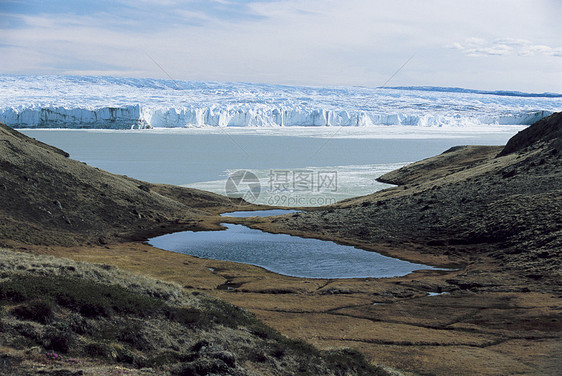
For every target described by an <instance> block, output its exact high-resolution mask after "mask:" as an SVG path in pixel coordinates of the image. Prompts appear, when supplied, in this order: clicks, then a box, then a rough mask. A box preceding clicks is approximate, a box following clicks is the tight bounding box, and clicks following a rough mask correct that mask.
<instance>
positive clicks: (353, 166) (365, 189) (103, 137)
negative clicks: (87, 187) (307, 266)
mask: <svg viewBox="0 0 562 376" xmlns="http://www.w3.org/2000/svg"><path fill="white" fill-rule="evenodd" d="M522 128H523V127H521V126H497V127H491V128H490V127H489V128H487V129H481V130H474V129H464V128H463V129H457V128H453V129H439V128H428V129H425V128H420V127H374V128H369V129H367V128H339V129H334V128H314V129H310V127H309V128H307V129H302V128H301V129H296V128H287V129H248V128H240V129H228V130H218V129H178V130H173V129H165V130H157V131H156V130H135V131H131V130H127V131H119V130H111V131H103V130H23V133H25V134H26V135H28V136H31V137H34V138H37V139H38V140H40V141H43V142H46V143H48V144H51V145H54V146H57V147H59V148H61V149H63V150H65V151H67V152H69V153H70V155H71V157H72V158H74V159H77V160H80V161H83V162H86V163H88V164H89V165H91V166H94V167H99V168H101V169H104V170H107V171H110V172H113V173H116V174H121V175H127V176H130V177H134V178H137V179H141V180H146V181H149V182H153V183H167V184H176V185H184V186H188V187H192V188H198V189H204V190H208V191H212V192H215V193H219V194H225V183H226V181H227V179H228V176H229V174H232V173H233V172H236V171H239V170H248V171H251V172H253V173H254V174H255V175H256V176H257V178H258V179H259V181H260V184H261V191H262V194H261V195H260V197H259V199H258V200H257V201H256V203H262V204H270V205H279V206H317V205H323V204H329V203H332V202H334V201H336V200H341V199H345V198H349V197H353V196H359V195H365V194H369V193H372V192H374V191H377V190H380V189H384V188H387V187H388V185H386V184H382V183H378V182H376V181H375V179H376V178H377V177H378V176H380V175H382V174H384V173H386V172H388V171H391V170H394V169H396V168H399V167H401V166H403V165H404V164H406V163H409V162H413V161H417V160H420V159H423V158H427V157H430V156H433V155H436V154H439V153H442V152H443V151H445V150H447V149H448V148H450V147H452V146H456V145H466V144H479V145H501V144H504V143H505V142H506V141H507V140H508V139H509V138H510V137H511V136H512V135H513V134H515V133H516V132H517V131H518V130H520V129H522ZM303 171H304V172H306V173H307V174H308V177H309V178H310V179H311V180H310V182H311V184H309V185H307V186H302V185H301V186H298V187H296V186H295V185H294V184H293V183H298V182H297V181H296V177H297V175H298V176H300V177H301V178H302V177H303V176H304V175H303ZM283 174H285V175H286V176H285V177H283ZM326 177H329V178H331V180H330V182H332V183H333V184H330V185H325V184H324V186H321V184H320V183H321V180H320V179H322V178H326ZM281 178H285V180H287V181H286V182H285V183H289V184H293V185H292V186H286V184H285V185H283V187H281V186H280V183H282V181H281V180H280V179H281ZM327 181H328V180H325V182H327ZM300 182H303V179H301V181H300ZM277 188H283V189H277ZM276 189H277V190H276ZM268 192H269V193H270V194H269V195H268V194H267V193H268Z"/></svg>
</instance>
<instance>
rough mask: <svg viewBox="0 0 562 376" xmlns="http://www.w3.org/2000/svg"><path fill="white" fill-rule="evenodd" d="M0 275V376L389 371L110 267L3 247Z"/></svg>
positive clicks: (227, 306)
mask: <svg viewBox="0 0 562 376" xmlns="http://www.w3.org/2000/svg"><path fill="white" fill-rule="evenodd" d="M0 277H1V278H2V280H1V282H0V319H1V320H0V328H1V329H2V330H1V331H0V344H1V346H0V370H1V371H2V375H32V374H47V375H49V374H52V375H60V374H64V375H66V374H70V375H73V374H85V375H99V374H104V375H113V374H120V373H118V372H116V371H115V370H116V369H117V367H126V368H128V369H129V371H128V372H127V374H129V375H135V374H153V375H159V376H165V375H207V374H215V375H237V376H246V375H248V376H250V375H257V374H261V375H287V376H289V375H299V374H300V375H333V376H337V375H365V376H367V375H384V374H386V373H385V372H384V371H382V370H379V369H377V368H375V367H372V366H370V365H369V364H368V363H367V362H366V361H365V360H364V358H363V357H362V356H361V355H360V354H359V353H357V352H354V351H350V350H339V351H329V352H326V351H324V352H322V351H318V350H316V349H315V348H313V347H312V346H310V345H308V344H306V343H304V342H302V341H295V340H290V339H287V338H286V337H284V336H282V335H280V334H279V333H278V332H276V331H274V330H272V329H271V328H269V327H267V326H265V325H264V324H262V323H261V322H260V321H258V320H257V319H256V318H255V317H254V315H253V314H251V313H249V312H248V311H245V310H242V309H240V308H237V307H235V306H233V305H231V304H228V303H225V302H223V301H221V300H217V299H213V298H210V297H208V296H204V295H201V294H198V293H186V292H185V291H184V290H183V289H182V288H181V287H179V286H177V285H174V284H170V283H163V282H161V281H158V280H154V279H151V278H147V277H143V276H140V275H136V274H134V273H130V272H124V271H122V270H119V269H117V268H115V267H111V266H109V265H96V264H88V263H80V262H74V261H70V260H66V259H59V258H54V257H49V256H37V255H30V254H24V253H18V252H12V251H5V250H4V251H3V250H0ZM140 369H142V371H140ZM65 372H66V373H65ZM79 372H83V373H79Z"/></svg>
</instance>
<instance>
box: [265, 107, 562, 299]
mask: <svg viewBox="0 0 562 376" xmlns="http://www.w3.org/2000/svg"><path fill="white" fill-rule="evenodd" d="M561 154H562V113H556V114H553V115H552V116H550V117H548V118H545V119H543V120H541V121H539V122H537V123H535V124H533V125H532V126H530V127H529V128H527V129H525V130H524V131H522V132H520V133H519V134H517V135H516V136H514V137H513V138H512V139H511V140H510V141H509V143H508V144H507V145H506V146H505V147H504V148H501V147H476V146H463V147H457V148H453V149H451V150H448V151H446V152H444V153H443V154H441V155H439V156H437V157H433V158H429V159H426V160H423V161H421V162H417V163H414V164H412V165H409V166H405V167H404V168H402V169H399V170H397V171H394V172H391V173H388V174H386V175H383V176H382V177H381V178H380V180H381V181H384V182H390V183H394V184H397V185H398V186H397V187H395V188H390V189H387V190H384V191H381V192H377V193H374V194H372V195H369V196H364V197H360V198H355V199H350V200H346V201H343V202H340V203H337V204H335V205H331V206H328V207H323V208H320V209H319V210H315V211H310V212H308V213H302V214H295V215H292V216H285V217H283V218H278V219H272V221H273V222H272V223H271V224H270V227H269V228H270V229H275V230H277V231H284V232H300V233H306V234H307V235H309V236H322V237H328V238H335V239H341V240H343V241H352V242H355V243H358V244H363V245H366V246H368V247H369V248H370V249H376V248H377V247H381V248H390V249H395V250H396V252H395V253H394V254H395V255H400V250H402V251H415V252H418V253H430V254H434V255H445V256H447V257H448V258H449V260H450V261H451V262H456V263H459V264H467V263H471V262H484V259H485V258H489V260H491V262H492V263H493V264H494V265H495V266H496V267H497V268H500V269H502V270H506V271H511V272H516V273H510V275H517V276H518V277H521V278H523V279H527V280H528V281H531V282H537V281H538V282H544V283H546V284H547V285H550V286H551V287H552V288H558V287H559V281H560V279H561V278H562V275H560V271H561V270H562V269H561V265H560V262H561V260H562V156H561ZM486 262H488V261H486ZM557 286H558V287H557Z"/></svg>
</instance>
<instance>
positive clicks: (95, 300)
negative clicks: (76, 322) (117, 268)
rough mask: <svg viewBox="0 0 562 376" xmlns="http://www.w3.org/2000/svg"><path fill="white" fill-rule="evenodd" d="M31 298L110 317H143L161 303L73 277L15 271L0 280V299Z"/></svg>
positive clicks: (17, 300) (125, 290) (85, 314)
mask: <svg viewBox="0 0 562 376" xmlns="http://www.w3.org/2000/svg"><path fill="white" fill-rule="evenodd" d="M35 299H40V300H42V301H43V302H50V303H57V304H59V305H60V306H63V307H65V308H68V309H70V310H72V311H75V312H79V313H80V314H82V315H83V316H85V317H100V316H102V317H110V316H111V315H112V314H113V313H119V314H131V315H135V316H140V317H147V316H149V315H151V314H153V313H155V312H158V311H160V310H161V309H162V308H163V307H164V302H162V301H161V300H159V299H156V298H152V297H149V296H145V295H141V294H137V293H133V292H131V291H130V290H127V289H125V288H123V287H120V286H114V285H104V284H101V283H96V282H92V281H88V280H84V279H77V278H66V277H56V276H55V277H44V276H30V275H18V276H13V277H12V278H11V279H9V280H7V281H5V282H3V283H1V284H0V302H12V303H21V302H24V301H29V300H35Z"/></svg>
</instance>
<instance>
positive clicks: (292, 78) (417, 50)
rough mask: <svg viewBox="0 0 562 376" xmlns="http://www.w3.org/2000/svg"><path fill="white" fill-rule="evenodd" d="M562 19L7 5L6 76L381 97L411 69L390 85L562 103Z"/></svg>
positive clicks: (359, 10) (0, 43) (387, 10)
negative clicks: (200, 83) (226, 84)
mask: <svg viewBox="0 0 562 376" xmlns="http://www.w3.org/2000/svg"><path fill="white" fill-rule="evenodd" d="M561 15H562V1H561V0H468V1H465V0H425V1H419V0H388V1H386V0H384V1H379V0H185V1H179V0H116V1H105V0H95V1H91V0H83V1H67V0H65V1H63V0H45V1H40V0H0V73H4V74H15V73H18V74H19V73H21V74H77V75H114V76H128V77H152V78H169V77H172V78H174V79H176V80H209V81H245V82H263V83H280V84H304V85H346V86H350V85H363V86H381V85H383V84H384V83H385V82H387V81H388V80H389V79H390V78H391V77H392V76H393V74H395V73H396V72H397V71H398V70H399V69H400V68H401V67H402V69H401V70H399V72H398V73H396V74H395V75H394V76H393V77H392V79H390V81H388V83H387V85H388V86H399V85H400V86H402V85H410V86H414V85H415V86H420V85H431V86H460V87H466V88H472V89H489V90H499V89H505V90H521V91H527V92H558V93H561V92H562V40H561V38H562V37H561V36H562V22H560V16H561ZM405 63H406V64H405ZM404 64H405V65H404Z"/></svg>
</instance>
